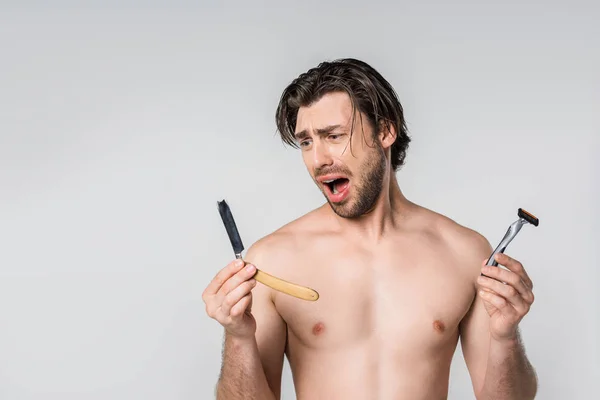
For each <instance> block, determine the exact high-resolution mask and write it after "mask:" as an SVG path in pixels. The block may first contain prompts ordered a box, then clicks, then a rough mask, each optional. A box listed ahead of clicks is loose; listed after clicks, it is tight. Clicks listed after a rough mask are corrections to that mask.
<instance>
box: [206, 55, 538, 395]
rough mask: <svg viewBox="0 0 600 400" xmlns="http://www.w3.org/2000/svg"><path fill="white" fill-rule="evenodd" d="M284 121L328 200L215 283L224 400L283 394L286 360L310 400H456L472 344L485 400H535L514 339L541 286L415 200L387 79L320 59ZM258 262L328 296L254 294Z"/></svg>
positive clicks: (294, 93)
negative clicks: (456, 367) (400, 178)
mask: <svg viewBox="0 0 600 400" xmlns="http://www.w3.org/2000/svg"><path fill="white" fill-rule="evenodd" d="M375 116H377V117H375ZM375 122H377V124H375ZM277 125H278V128H279V131H280V133H281V135H282V138H283V140H284V141H285V142H287V143H289V144H293V145H296V146H297V147H298V148H299V149H300V152H301V154H302V158H303V160H304V163H305V164H306V167H307V170H308V172H309V174H310V176H311V177H312V179H313V180H314V181H315V183H316V185H317V187H318V188H319V189H320V190H321V191H322V192H323V194H324V195H325V197H326V199H327V202H325V203H324V204H323V205H322V206H320V207H319V208H317V209H315V210H312V211H311V212H309V213H307V214H306V215H304V216H302V217H300V218H298V219H297V220H294V221H292V222H290V223H288V224H287V225H285V226H283V227H281V228H280V229H278V230H276V231H275V232H273V233H271V234H269V235H267V236H265V237H263V238H261V239H260V240H259V241H257V242H256V243H255V244H254V245H252V246H251V247H250V248H249V249H248V252H247V256H246V257H245V262H239V261H232V262H231V263H230V264H229V265H227V266H226V267H225V268H223V269H222V270H221V271H220V272H219V273H218V274H217V275H216V276H215V278H214V279H213V280H212V281H211V282H210V283H209V284H208V286H207V287H206V289H205V291H204V293H203V299H204V301H205V303H206V312H207V313H208V315H209V316H210V317H211V318H214V319H215V320H217V321H218V322H219V323H220V324H222V325H223V327H224V331H225V340H224V349H223V361H222V369H221V373H220V378H219V380H218V383H217V389H216V392H217V398H218V399H223V400H225V399H227V400H235V399H257V400H268V399H279V398H280V393H281V375H282V368H283V361H284V355H286V356H287V357H288V360H289V363H290V368H291V371H292V375H293V382H294V387H295V390H296V395H297V399H299V400H319V399H323V400H335V399H343V400H350V399H360V400H371V399H373V400H375V399H398V400H400V399H406V400H419V399H428V400H433V399H435V400H439V399H446V398H447V394H448V380H449V372H450V364H451V361H452V357H453V354H454V352H455V349H456V346H457V344H458V340H459V339H460V341H461V346H462V349H463V354H464V358H465V362H466V365H467V368H468V370H469V374H470V376H471V379H472V383H473V390H474V393H475V395H476V398H477V399H515V400H517V399H518V400H526V399H533V398H534V397H535V394H536V391H537V379H536V375H535V372H534V369H533V368H532V366H531V365H530V363H529V361H528V359H527V357H526V355H525V352H524V348H523V345H522V342H521V341H520V336H519V330H518V324H519V322H520V321H521V319H522V318H523V317H524V316H525V314H527V312H528V311H529V309H530V306H531V304H532V303H533V293H532V287H533V285H532V282H531V279H530V278H529V277H528V275H527V273H526V272H525V270H524V269H523V266H522V265H521V263H519V262H518V261H517V260H514V259H512V258H510V257H509V256H507V255H502V256H499V257H498V258H497V260H498V262H499V264H500V265H502V266H505V267H506V269H504V268H498V267H487V268H486V267H484V264H485V259H486V258H487V257H489V254H491V252H492V248H491V246H490V244H489V243H488V241H487V240H486V239H485V238H483V237H482V236H481V235H480V234H478V233H477V232H475V231H473V230H471V229H469V228H466V227H463V226H461V225H459V224H458V223H456V222H454V221H452V220H451V219H449V218H447V217H445V216H443V215H440V214H438V213H436V212H434V211H431V210H428V209H426V208H424V207H421V206H419V205H417V204H414V203H412V202H411V201H410V200H408V199H407V198H406V197H405V196H404V195H403V193H402V191H401V190H400V187H399V185H398V182H397V180H396V175H395V171H396V170H398V169H399V168H400V167H401V166H402V165H403V162H404V157H405V152H406V149H407V147H408V144H409V142H410V139H409V137H408V136H407V133H406V127H405V122H404V117H403V113H402V107H401V105H400V102H399V101H398V99H397V97H396V94H395V93H394V91H393V89H392V87H391V86H390V85H389V83H387V82H386V81H385V80H384V78H383V77H381V76H380V75H379V74H378V73H377V72H376V71H375V70H374V69H372V68H371V67H370V66H368V65H367V64H365V63H363V62H360V61H358V60H352V59H346V60H338V61H336V62H331V63H323V64H321V65H319V66H318V67H316V68H313V69H311V70H309V71H308V72H307V73H306V74H302V75H300V76H299V77H298V78H297V79H296V80H295V81H294V82H292V84H291V85H290V86H289V87H288V88H286V90H285V91H284V93H283V96H282V98H281V102H280V104H279V107H278V109H277ZM332 179H336V181H334V182H333V183H324V181H330V180H332ZM244 266H245V268H244ZM255 266H256V267H258V268H259V269H262V270H264V271H265V272H268V273H270V274H272V275H275V276H277V277H280V278H283V279H285V280H288V281H291V282H294V283H297V284H300V285H303V286H308V287H310V288H313V289H315V290H316V291H317V292H318V293H319V295H320V298H319V299H318V300H317V301H315V302H310V301H304V300H300V299H297V298H295V297H292V296H289V295H287V294H283V293H280V292H276V291H273V290H272V289H270V288H269V287H267V286H264V285H262V284H258V285H257V284H256V282H255V280H254V279H253V278H252V277H253V274H254V273H255ZM481 274H484V275H486V276H488V277H490V278H486V277H483V276H481ZM491 278H496V279H491Z"/></svg>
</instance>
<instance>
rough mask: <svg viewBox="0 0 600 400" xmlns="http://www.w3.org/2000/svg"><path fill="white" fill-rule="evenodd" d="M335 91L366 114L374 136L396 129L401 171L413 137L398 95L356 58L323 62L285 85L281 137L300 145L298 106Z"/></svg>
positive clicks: (394, 157)
mask: <svg viewBox="0 0 600 400" xmlns="http://www.w3.org/2000/svg"><path fill="white" fill-rule="evenodd" d="M333 92H345V93H347V94H348V96H349V97H350V100H351V102H352V109H353V111H355V110H356V109H358V110H359V111H360V112H361V113H363V114H364V115H365V116H366V117H367V119H368V122H369V123H370V124H371V128H372V129H373V132H374V134H375V135H376V134H377V133H379V132H380V131H381V128H383V129H389V127H390V126H393V127H394V128H395V131H396V134H397V137H396V141H395V142H394V144H393V145H392V147H391V165H392V169H393V170H398V169H399V168H400V167H401V166H402V165H404V159H405V157H406V150H407V149H408V145H409V143H410V137H409V136H408V130H407V128H406V122H405V120H404V113H403V110H402V105H401V104H400V100H399V99H398V95H397V94H396V91H395V90H394V88H393V87H392V85H391V84H390V83H389V82H388V81H387V80H386V79H384V78H383V76H381V74H380V73H379V72H377V71H376V70H375V69H374V68H373V67H371V66H370V65H368V64H367V63H365V62H364V61H360V60H357V59H354V58H344V59H338V60H334V61H325V62H322V63H320V64H319V65H318V66H316V67H314V68H311V69H309V70H308V71H306V72H304V73H302V74H300V75H299V76H298V77H297V78H296V79H294V80H293V81H292V83H290V84H289V85H288V86H287V87H286V88H285V90H284V91H283V94H282V95H281V99H280V101H279V104H278V106H277V111H276V115H275V120H276V124H277V130H278V131H279V133H280V135H281V138H282V140H283V141H284V142H285V143H287V144H288V145H290V146H293V147H296V148H298V143H297V141H296V139H295V137H294V132H295V129H296V118H297V115H298V109H299V108H300V107H307V106H310V105H311V104H313V103H314V102H316V101H318V100H319V99H321V97H323V96H324V95H326V94H328V93H333ZM376 126H379V127H380V129H376Z"/></svg>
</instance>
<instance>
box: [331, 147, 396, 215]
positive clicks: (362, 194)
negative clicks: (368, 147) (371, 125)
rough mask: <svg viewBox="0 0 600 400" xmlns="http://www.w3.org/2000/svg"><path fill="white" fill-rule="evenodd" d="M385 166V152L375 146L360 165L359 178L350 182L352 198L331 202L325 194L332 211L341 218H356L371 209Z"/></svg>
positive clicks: (381, 187) (380, 186)
mask: <svg viewBox="0 0 600 400" xmlns="http://www.w3.org/2000/svg"><path fill="white" fill-rule="evenodd" d="M385 168H386V158H385V154H384V152H383V149H382V148H381V146H377V147H376V148H375V149H374V153H373V156H372V157H371V158H368V159H367V160H365V162H364V163H363V165H361V167H360V171H361V173H360V174H359V179H358V180H353V182H352V186H351V188H350V189H351V190H352V191H353V194H354V197H353V198H349V199H346V200H344V201H343V202H341V203H332V202H331V201H330V200H329V198H328V197H327V196H325V199H326V200H327V202H328V203H329V206H330V207H331V209H332V210H333V212H335V213H336V214H337V215H339V216H340V217H342V218H358V217H360V216H362V215H365V214H366V213H368V212H369V211H371V210H372V209H373V207H374V206H375V203H376V202H377V199H379V196H380V195H381V191H382V190H383V179H384V177H385Z"/></svg>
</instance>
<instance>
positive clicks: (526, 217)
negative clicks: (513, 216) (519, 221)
mask: <svg viewBox="0 0 600 400" xmlns="http://www.w3.org/2000/svg"><path fill="white" fill-rule="evenodd" d="M517 215H518V216H519V218H523V219H524V220H525V221H527V222H529V223H530V224H531V225H533V226H538V225H539V224H540V220H539V219H538V218H537V217H536V216H535V215H533V214H532V213H530V212H527V211H525V210H523V209H522V208H519V211H518V213H517Z"/></svg>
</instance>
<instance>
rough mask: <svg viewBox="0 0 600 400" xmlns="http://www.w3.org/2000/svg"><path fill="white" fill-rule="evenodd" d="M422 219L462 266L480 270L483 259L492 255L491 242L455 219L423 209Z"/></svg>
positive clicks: (421, 211)
mask: <svg viewBox="0 0 600 400" xmlns="http://www.w3.org/2000/svg"><path fill="white" fill-rule="evenodd" d="M419 214H420V218H421V219H422V220H423V221H424V222H426V223H424V224H423V225H424V226H426V227H427V228H426V229H427V230H428V231H429V233H430V234H431V235H433V236H435V237H436V238H438V239H439V240H440V241H441V242H442V243H443V244H444V245H445V247H447V248H448V249H450V251H451V252H452V253H453V254H454V255H455V256H456V257H457V258H458V259H460V260H461V264H462V263H465V264H466V265H473V263H475V267H476V268H479V267H480V264H481V262H482V261H483V259H484V258H485V257H487V256H489V255H490V253H491V246H490V243H489V241H488V240H487V239H486V238H485V236H483V235H482V234H481V233H479V232H477V231H476V230H474V229H472V228H469V227H467V226H465V225H462V224H460V223H459V222H457V221H455V220H454V219H452V218H450V217H448V216H446V215H443V214H441V213H438V212H436V211H433V210H430V209H427V208H424V207H421V208H420V211H419Z"/></svg>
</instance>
